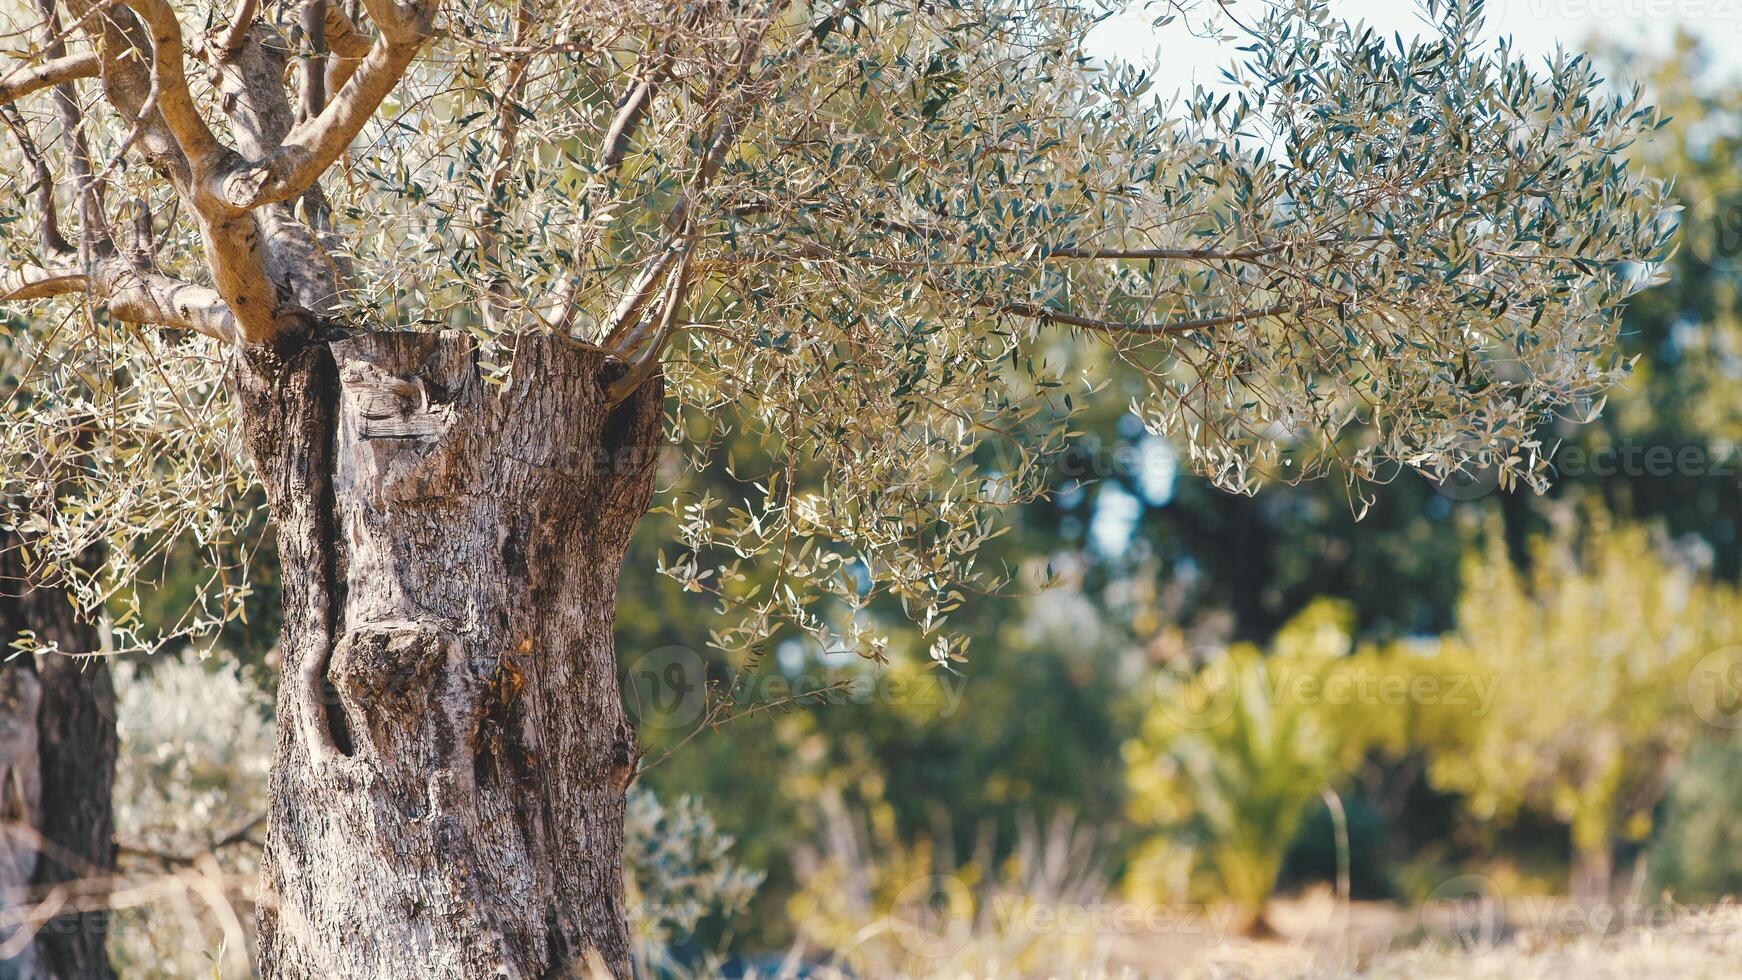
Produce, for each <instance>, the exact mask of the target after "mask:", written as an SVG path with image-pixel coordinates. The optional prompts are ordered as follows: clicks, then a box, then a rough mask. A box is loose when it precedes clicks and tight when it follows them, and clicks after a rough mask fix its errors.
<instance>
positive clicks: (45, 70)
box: [0, 51, 102, 105]
mask: <svg viewBox="0 0 1742 980" xmlns="http://www.w3.org/2000/svg"><path fill="white" fill-rule="evenodd" d="M101 70H102V61H101V60H100V59H99V58H98V57H97V55H96V52H92V51H87V52H84V53H82V54H69V55H67V56H66V57H64V58H55V59H53V60H51V61H45V62H43V63H42V64H40V65H38V66H36V67H35V68H27V69H14V70H13V71H12V72H10V73H8V74H7V75H6V76H5V77H4V78H0V105H7V104H10V103H13V102H17V101H18V100H19V99H22V98H24V97H25V96H27V95H29V94H30V93H32V92H36V91H40V90H42V89H45V88H51V87H53V86H55V85H62V84H65V83H67V82H72V81H77V80H79V79H81V78H96V77H97V75H98V73H99V72H101Z"/></svg>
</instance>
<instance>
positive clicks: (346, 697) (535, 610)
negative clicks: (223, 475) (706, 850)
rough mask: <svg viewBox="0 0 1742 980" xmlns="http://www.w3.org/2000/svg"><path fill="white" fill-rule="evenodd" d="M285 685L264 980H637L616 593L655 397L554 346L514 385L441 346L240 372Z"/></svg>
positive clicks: (316, 345) (642, 501) (323, 345)
mask: <svg viewBox="0 0 1742 980" xmlns="http://www.w3.org/2000/svg"><path fill="white" fill-rule="evenodd" d="M244 360H245V362H246V363H245V365H244V366H243V369H242V371H241V379H240V388H241V394H242V402H243V410H244V412H245V424H246V426H247V429H248V437H249V444H250V447H251V450H252V452H253V453H254V455H255V459H256V463H257V465H258V467H259V469H260V472H261V476H262V478H263V480H264V481H265V483H266V486H267V490H268V494H269V497H270V499H271V502H272V507H273V512H274V517H275V519H276V521H277V524H278V535H279V549H280V556H281V561H282V563H283V569H284V571H283V580H284V604H285V618H284V633H283V638H282V639H283V643H282V650H283V655H284V662H283V682H282V685H281V693H280V697H279V736H278V747H277V756H276V758H275V760H274V764H273V772H272V781H271V793H272V802H271V818H270V829H269V832H268V835H267V842H266V855H265V870H264V877H265V886H266V892H267V894H266V895H265V896H264V899H265V900H264V901H263V903H262V908H261V913H260V942H261V967H262V973H263V975H264V976H265V977H268V978H278V977H296V978H302V977H322V978H325V977H346V978H356V980H364V978H401V977H408V976H419V977H466V978H472V977H493V976H506V977H528V978H535V977H569V976H594V975H603V974H604V973H605V972H606V971H609V972H610V973H613V974H616V975H617V976H627V975H628V974H629V970H630V966H629V946H628V934H627V928H626V925H625V918H624V899H623V882H622V870H621V860H622V848H623V796H624V791H625V790H626V789H627V787H628V784H629V781H630V779H631V778H632V777H633V774H634V767H635V762H636V754H637V753H636V745H635V738H634V732H633V730H632V728H631V726H630V724H629V722H628V720H627V719H626V717H625V715H624V711H623V708H622V705H621V703H620V700H619V696H618V690H617V680H616V666H615V657H614V655H613V650H612V635H611V633H612V619H613V616H614V614H615V596H614V593H615V589H616V581H617V571H618V567H619V565H620V562H621V559H622V554H623V550H624V548H625V547H626V546H627V544H628V541H629V536H630V532H631V531H632V530H633V529H634V527H635V525H636V523H637V521H638V520H639V518H640V517H641V515H642V513H643V512H644V510H645V509H646V507H647V505H648V503H649V501H650V499H651V495H652V486H653V464H654V455H655V450H656V448H657V444H658V439H659V432H660V425H661V397H662V396H661V392H660V384H659V382H658V381H657V380H655V381H653V382H650V383H649V384H647V385H645V386H644V387H643V388H642V389H641V390H640V391H639V392H637V393H636V394H635V395H634V396H632V397H631V398H630V399H629V400H627V401H625V402H624V403H622V404H621V405H619V406H617V407H616V408H615V409H612V408H611V407H610V406H609V405H608V401H607V398H606V392H605V386H606V384H607V383H608V382H609V381H610V380H611V379H613V378H615V377H616V376H618V375H619V374H620V373H621V371H622V366H621V365H620V364H616V363H614V362H612V363H607V362H606V360H605V359H604V358H603V357H601V356H600V355H598V354H595V353H591V352H587V351H582V350H577V349H574V348H572V347H570V346H569V345H567V344H566V343H565V342H563V341H561V340H558V339H555V338H550V337H528V338H524V339H521V340H520V341H519V346H518V349H517V350H516V351H515V353H514V356H513V368H512V371H511V374H510V377H509V379H508V381H507V383H506V384H505V385H503V386H500V387H498V386H494V385H492V384H490V383H488V382H486V381H485V380H484V379H483V378H481V376H480V373H479V369H478V366H477V363H476V355H475V351H474V347H473V345H472V343H471V341H470V340H469V339H466V338H465V337H463V336H461V335H457V334H453V333H445V334H407V333H373V334H363V335H360V336H355V337H352V338H349V339H343V340H336V341H332V342H330V343H329V342H324V341H319V340H311V341H298V340H294V339H293V340H287V341H284V342H282V343H280V344H279V345H278V346H276V347H273V348H265V347H255V348H251V349H249V350H248V351H247V352H246V354H245V358H244Z"/></svg>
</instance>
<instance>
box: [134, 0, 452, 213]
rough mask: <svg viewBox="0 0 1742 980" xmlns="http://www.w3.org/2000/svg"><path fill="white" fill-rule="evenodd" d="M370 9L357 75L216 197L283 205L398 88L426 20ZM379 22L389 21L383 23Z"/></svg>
mask: <svg viewBox="0 0 1742 980" xmlns="http://www.w3.org/2000/svg"><path fill="white" fill-rule="evenodd" d="M140 2H147V0H140ZM157 2H162V0H157ZM368 6H369V15H370V18H371V19H374V20H375V21H376V23H377V26H379V27H380V28H381V36H380V37H379V38H377V39H376V40H375V43H374V44H373V45H372V46H371V47H370V48H369V53H368V54H367V55H365V56H364V57H363V61H362V63H361V64H360V65H359V66H358V67H357V72H356V74H354V75H352V76H351V79H350V80H349V81H348V82H346V83H345V86H344V88H342V89H340V90H339V91H338V92H337V93H336V94H335V95H334V96H333V97H332V99H331V101H330V102H328V103H327V106H326V108H324V109H322V110H321V112H320V114H319V115H316V116H314V117H313V118H311V119H306V120H304V121H303V122H300V123H298V124H297V125H296V126H295V127H294V128H292V129H291V131H290V133H289V134H288V135H286V136H285V138H284V144H283V145H282V146H280V147H279V148H278V149H276V150H274V151H273V152H272V153H271V154H269V155H268V156H267V157H266V158H265V159H263V160H260V161H259V162H256V163H248V162H245V161H238V162H237V164H236V165H235V166H233V167H232V168H231V169H230V170H229V172H228V173H225V174H223V175H221V178H220V183H219V193H220V196H221V197H222V198H223V200H224V201H226V202H227V203H228V204H229V205H230V206H231V207H235V208H241V209H244V210H246V209H252V208H257V207H260V206H261V205H263V204H273V203H276V202H278V201H287V200H289V199H291V198H293V197H295V196H297V195H298V194H301V193H302V192H303V191H305V190H307V189H308V188H309V187H311V186H313V184H314V182H315V181H316V180H318V179H319V178H320V175H321V174H322V172H324V171H325V170H326V169H327V167H329V166H331V165H332V163H333V161H334V160H337V159H338V158H339V154H341V153H343V152H344V151H345V149H346V147H349V146H350V145H351V141H352V140H353V139H355V138H356V136H357V134H358V133H359V132H361V131H362V129H363V126H364V125H365V124H367V123H368V121H369V119H370V118H371V117H372V116H374V115H375V110H376V109H378V108H380V106H381V101H382V100H383V99H385V98H386V97H387V95H388V93H390V92H392V91H393V88H394V86H396V85H398V84H399V80H400V78H401V77H403V76H404V75H405V70H406V68H408V67H409V66H410V65H411V62H412V59H414V58H415V57H417V53H418V51H419V50H420V49H421V48H422V47H423V44H424V41H425V40H426V39H428V37H429V32H428V29H427V24H426V23H425V18H420V17H415V16H413V15H412V14H408V13H406V12H405V11H402V10H400V9H399V8H398V7H397V5H395V4H393V3H391V2H389V0H371V2H370V3H369V4H368ZM378 15H380V16H378ZM383 17H385V18H387V20H386V22H385V23H383Z"/></svg>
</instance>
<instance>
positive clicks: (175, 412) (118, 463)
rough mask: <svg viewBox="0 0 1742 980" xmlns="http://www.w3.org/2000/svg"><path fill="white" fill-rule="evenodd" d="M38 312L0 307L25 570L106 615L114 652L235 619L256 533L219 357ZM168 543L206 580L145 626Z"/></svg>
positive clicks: (10, 487) (12, 474) (3, 435)
mask: <svg viewBox="0 0 1742 980" xmlns="http://www.w3.org/2000/svg"><path fill="white" fill-rule="evenodd" d="M0 200H4V197H3V196H0ZM0 227H3V226H0ZM42 313H43V317H44V318H43V319H38V320H33V321H27V320H23V319H15V318H12V317H0V399H3V400H0V532H6V533H7V535H8V538H7V540H9V541H12V542H17V541H22V542H24V547H23V550H24V553H25V556H26V561H25V565H24V567H25V568H26V569H27V573H28V574H29V575H30V576H31V578H32V579H33V581H35V582H36V583H37V584H39V585H45V584H60V585H63V586H65V587H66V589H67V590H68V592H69V594H70V596H71V597H72V599H73V600H74V601H75V602H77V603H78V604H79V605H81V606H82V607H84V608H86V609H93V610H103V611H104V612H105V613H107V615H108V616H109V617H110V620H109V622H110V625H111V626H112V629H111V630H110V631H109V632H108V636H109V639H110V642H111V643H112V645H113V647H114V648H115V649H116V650H118V651H137V650H149V649H155V648H157V647H158V646H160V645H162V644H163V643H164V642H165V641H166V640H169V639H173V638H176V637H182V636H188V635H201V634H206V633H209V632H211V631H212V630H214V629H215V628H216V627H218V626H220V625H221V624H222V623H224V622H225V621H226V620H228V619H230V618H233V617H235V616H237V615H240V614H241V606H242V603H243V601H244V600H245V599H246V598H247V597H248V595H249V591H248V585H247V582H248V579H247V566H248V560H249V558H250V556H251V555H252V553H253V550H254V548H256V547H257V546H258V541H257V540H253V539H252V537H251V536H250V535H249V528H250V524H251V521H252V515H251V514H250V513H249V510H248V508H246V507H245V506H243V505H242V503H241V499H242V497H243V495H244V492H245V491H246V490H247V488H248V485H249V482H250V480H251V479H252V476H251V474H250V472H249V471H248V469H247V467H246V464H245V463H243V462H242V459H241V452H240V446H239V443H238V439H239V436H240V433H239V431H238V429H237V427H236V426H235V425H234V412H233V407H232V404H231V401H230V398H229V391H228V388H227V382H226V379H225V373H226V370H227V365H226V358H227V356H228V355H227V353H226V352H225V351H224V350H222V349H221V348H220V347H219V345H217V344H215V343H213V342H211V341H209V340H205V339H202V338H197V337H196V338H185V337H174V336H169V335H165V334H161V333H158V332H155V331H150V330H140V329H138V328H135V327H130V326H128V325H124V324H120V323H116V322H114V321H112V320H109V319H107V318H105V317H102V316H98V315H93V312H92V311H91V310H90V309H89V308H82V307H77V306H72V307H65V308H60V309H54V310H47V309H45V310H43V311H42ZM174 549H181V550H182V552H183V553H184V554H187V555H197V556H198V557H199V558H201V559H204V560H205V561H206V562H207V563H208V565H209V567H208V568H207V570H205V571H204V572H203V573H202V574H201V575H200V579H201V583H200V584H201V585H202V586H203V587H202V588H201V589H199V590H198V591H197V592H196V593H195V595H194V597H193V598H194V601H193V603H192V604H191V605H190V606H189V607H188V608H186V609H185V610H183V611H182V614H181V616H180V618H178V619H176V620H174V621H170V622H147V621H146V619H145V618H144V617H143V616H142V614H141V610H140V596H141V592H142V591H149V589H150V588H151V587H152V585H153V584H154V583H155V582H156V581H157V579H158V577H159V575H160V572H161V562H162V561H163V560H164V559H165V557H166V556H168V555H169V553H170V552H171V551H172V550H174ZM93 558H95V561H92V559H93ZM21 585H22V583H15V582H12V583H0V589H6V590H9V591H12V592H16V591H17V590H18V589H19V588H20V587H21ZM26 640H27V641H28V637H27V638H26ZM29 652H35V651H29Z"/></svg>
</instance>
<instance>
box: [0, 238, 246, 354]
mask: <svg viewBox="0 0 1742 980" xmlns="http://www.w3.org/2000/svg"><path fill="white" fill-rule="evenodd" d="M67 293H88V294H89V295H90V296H91V298H92V299H94V300H96V301H97V302H99V303H102V304H103V305H105V306H107V307H108V308H109V314H110V315H111V316H113V317H115V318H116V319H117V320H123V321H126V322H128V323H143V324H148V325H152V326H158V327H168V328H171V329H176V330H192V331H194V332H195V333H199V334H203V335H205V336H207V337H211V338H213V339H215V340H220V341H223V342H226V343H234V342H235V341H236V339H237V336H238V331H237V328H236V319H235V317H234V316H233V315H232V314H231V313H230V308H229V306H228V305H227V304H225V302H224V300H223V298H222V297H220V296H219V295H218V294H217V293H216V292H214V291H213V290H211V289H208V288H206V287H204V286H196V285H194V284H193V283H188V282H182V281H180V280H178V279H171V278H169V277H167V276H160V275H158V274H156V273H153V272H145V271H142V270H140V269H136V268H134V267H133V265H132V264H131V263H129V262H127V261H126V260H124V259H121V258H113V257H112V258H107V259H103V260H102V261H99V262H96V263H94V264H93V265H92V266H91V269H90V271H89V272H86V271H85V270H83V269H80V268H77V267H76V266H73V265H71V264H60V263H55V264H51V265H49V266H46V267H45V266H39V265H27V266H24V267H23V268H20V269H14V270H10V271H7V272H0V302H9V301H14V300H37V299H47V298H49V297H51V296H60V295H64V294H67Z"/></svg>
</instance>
